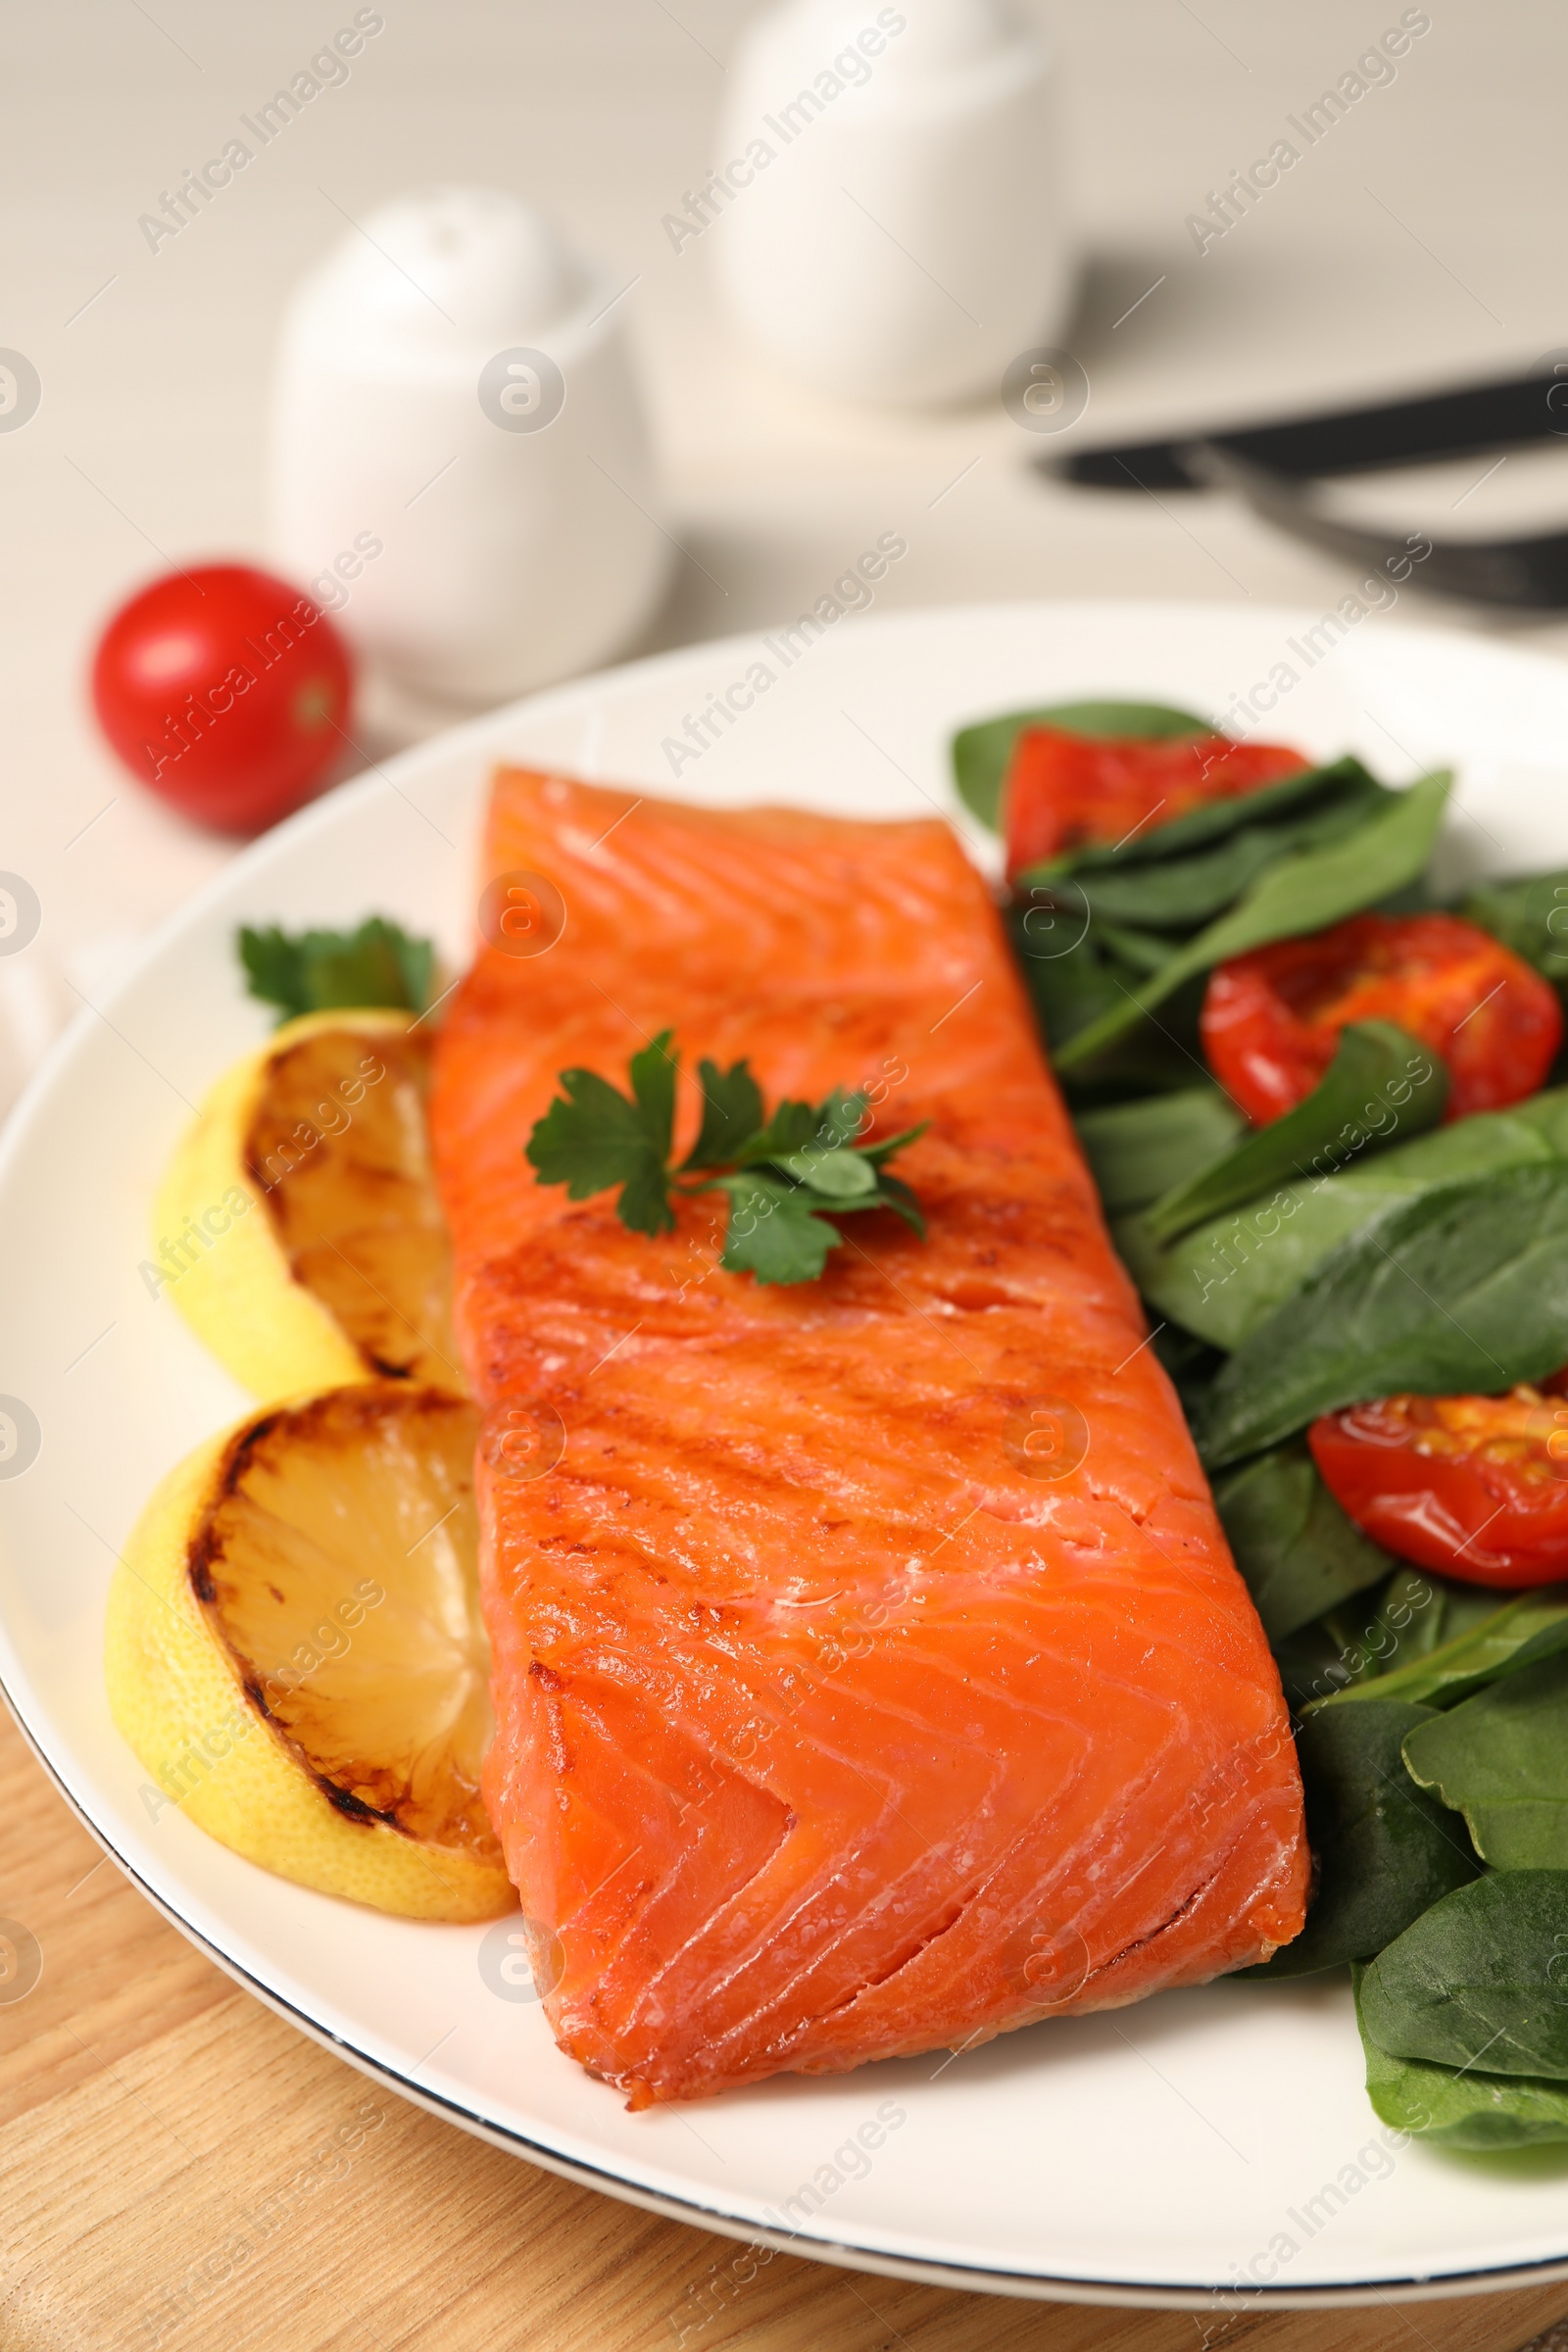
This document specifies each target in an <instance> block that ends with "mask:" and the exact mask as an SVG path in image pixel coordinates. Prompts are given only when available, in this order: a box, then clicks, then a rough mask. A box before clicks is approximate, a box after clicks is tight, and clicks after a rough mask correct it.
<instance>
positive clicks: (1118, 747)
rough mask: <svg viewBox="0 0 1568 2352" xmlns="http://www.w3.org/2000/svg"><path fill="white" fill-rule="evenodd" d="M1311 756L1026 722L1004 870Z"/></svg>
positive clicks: (1257, 780)
mask: <svg viewBox="0 0 1568 2352" xmlns="http://www.w3.org/2000/svg"><path fill="white" fill-rule="evenodd" d="M1310 764H1311V762H1310V761H1309V760H1303V759H1302V757H1301V755H1300V753H1299V752H1291V751H1287V750H1286V748H1285V746H1284V745H1283V744H1279V743H1233V742H1232V741H1231V739H1230V738H1229V736H1226V735H1196V736H1195V735H1189V736H1185V737H1181V738H1179V739H1178V740H1176V741H1174V742H1172V741H1169V740H1159V741H1148V740H1146V739H1145V738H1144V737H1142V736H1124V735H1114V736H1111V735H1105V736H1091V735H1071V734H1069V733H1068V732H1067V731H1066V729H1065V728H1062V727H1026V728H1025V729H1024V731H1023V733H1022V734H1021V735H1020V736H1019V738H1018V740H1017V742H1016V744H1015V745H1014V746H1013V753H1012V760H1011V762H1010V764H1009V766H1008V769H1007V774H1006V780H1005V784H1004V786H1003V804H1002V805H1003V810H1004V817H1005V831H1006V837H1007V872H1008V873H1009V875H1010V874H1016V873H1017V872H1019V871H1020V869H1021V868H1022V867H1024V866H1026V865H1035V864H1038V863H1039V861H1040V859H1041V858H1057V857H1059V856H1060V855H1061V853H1062V852H1063V851H1064V850H1076V849H1081V848H1082V847H1083V845H1084V844H1085V843H1086V842H1091V841H1120V840H1121V839H1122V838H1123V837H1124V836H1125V835H1126V834H1128V833H1133V832H1136V831H1137V830H1138V828H1139V827H1140V826H1141V825H1145V824H1148V823H1149V822H1150V821H1151V820H1152V819H1153V818H1157V819H1158V821H1159V822H1160V823H1161V824H1162V825H1163V824H1168V823H1169V821H1170V819H1171V818H1172V817H1173V816H1185V815H1186V813H1187V811H1188V809H1200V808H1201V807H1202V806H1203V804H1204V803H1205V802H1207V801H1223V800H1230V799H1233V798H1234V797H1235V796H1236V795H1237V794H1238V793H1243V792H1256V791H1257V789H1258V787H1259V786H1260V785H1263V784H1273V783H1276V782H1277V781H1278V780H1279V778H1280V777H1281V776H1294V775H1297V774H1299V772H1300V770H1301V769H1302V768H1304V767H1308V766H1310Z"/></svg>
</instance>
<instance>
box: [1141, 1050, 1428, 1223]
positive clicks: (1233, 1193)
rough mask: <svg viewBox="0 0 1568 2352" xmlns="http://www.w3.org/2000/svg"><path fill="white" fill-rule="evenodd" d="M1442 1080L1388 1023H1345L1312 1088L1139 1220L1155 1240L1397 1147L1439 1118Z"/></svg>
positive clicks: (1423, 1052)
mask: <svg viewBox="0 0 1568 2352" xmlns="http://www.w3.org/2000/svg"><path fill="white" fill-rule="evenodd" d="M1447 1100H1448V1073H1447V1071H1446V1068H1445V1067H1444V1065H1443V1063H1442V1062H1441V1061H1440V1060H1439V1058H1438V1056H1437V1055H1436V1054H1429V1053H1428V1052H1427V1049H1426V1048H1425V1046H1423V1045H1422V1044H1421V1042H1420V1040H1419V1039H1418V1038H1414V1037H1411V1036H1410V1035H1409V1033H1408V1031H1406V1030H1403V1029H1397V1028H1396V1027H1395V1026H1394V1024H1393V1023H1392V1022H1391V1021H1352V1022H1351V1023H1350V1024H1349V1026H1348V1028H1346V1029H1344V1030H1342V1031H1341V1033H1340V1042H1339V1046H1338V1048H1337V1049H1336V1052H1335V1055H1334V1059H1333V1061H1332V1062H1331V1063H1330V1065H1329V1068H1328V1071H1327V1073H1326V1074H1325V1076H1324V1077H1323V1079H1322V1081H1321V1082H1320V1083H1319V1084H1318V1085H1317V1086H1315V1087H1314V1088H1313V1089H1312V1092H1311V1093H1310V1094H1309V1095H1308V1096H1307V1097H1306V1099H1305V1100H1304V1102H1300V1103H1297V1105H1296V1107H1295V1108H1294V1110H1288V1111H1287V1112H1286V1113H1285V1115H1284V1117H1283V1118H1279V1119H1273V1120H1271V1121H1270V1123H1269V1124H1268V1125H1267V1126H1266V1127H1259V1128H1256V1129H1254V1130H1253V1131H1252V1133H1250V1135H1247V1136H1244V1137H1243V1138H1242V1139H1241V1140H1240V1141H1239V1142H1238V1143H1237V1144H1236V1145H1235V1146H1234V1148H1233V1149H1232V1150H1231V1151H1230V1152H1227V1153H1226V1154H1225V1156H1224V1158H1223V1159H1219V1160H1216V1161H1215V1162H1214V1163H1213V1165H1212V1166H1211V1167H1208V1168H1205V1169H1203V1170H1201V1172H1200V1173H1199V1174H1198V1175H1196V1176H1192V1177H1189V1178H1188V1180H1187V1181H1186V1183H1185V1184H1178V1185H1175V1186H1173V1187H1172V1189H1171V1190H1170V1191H1169V1192H1168V1193H1166V1194H1164V1195H1163V1196H1162V1198H1161V1199H1160V1200H1158V1201H1155V1202H1154V1204H1153V1206H1152V1208H1151V1209H1150V1210H1149V1211H1148V1212H1147V1214H1146V1216H1145V1219H1144V1223H1145V1226H1146V1228H1147V1230H1148V1231H1149V1232H1150V1233H1151V1234H1152V1236H1153V1238H1154V1240H1155V1241H1156V1242H1169V1241H1174V1239H1175V1238H1176V1236H1177V1235H1178V1234H1179V1233H1186V1232H1187V1231H1188V1230H1189V1229H1190V1228H1191V1227H1192V1226H1194V1225H1201V1224H1205V1223H1207V1221H1208V1220H1209V1219H1210V1218H1211V1217H1217V1216H1220V1215H1222V1214H1223V1212H1224V1211H1225V1210H1226V1209H1228V1208H1238V1207H1240V1206H1241V1205H1242V1203H1243V1202H1244V1201H1255V1200H1256V1199H1257V1198H1258V1196H1259V1194H1260V1193H1265V1192H1267V1191H1268V1190H1269V1188H1270V1187H1271V1186H1275V1185H1280V1184H1288V1183H1289V1182H1290V1181H1291V1179H1292V1178H1293V1177H1299V1176H1304V1175H1306V1174H1307V1172H1308V1170H1309V1169H1310V1168H1311V1167H1312V1166H1313V1165H1314V1164H1315V1165H1317V1166H1320V1167H1321V1166H1322V1165H1323V1163H1324V1162H1325V1161H1327V1163H1328V1165H1329V1166H1330V1167H1332V1166H1334V1165H1335V1164H1336V1161H1339V1162H1342V1163H1343V1161H1345V1160H1347V1159H1349V1158H1351V1157H1352V1156H1353V1155H1354V1154H1355V1153H1357V1152H1376V1151H1381V1150H1384V1149H1386V1148H1387V1147H1388V1146H1389V1145H1390V1144H1393V1143H1403V1142H1407V1141H1408V1140H1409V1139H1410V1137H1412V1136H1415V1135H1420V1134H1421V1133H1423V1131H1424V1130H1425V1129H1427V1128H1429V1127H1435V1126H1436V1125H1437V1124H1438V1121H1439V1120H1440V1119H1441V1118H1442V1116H1443V1112H1444V1107H1445V1105H1446V1103H1447Z"/></svg>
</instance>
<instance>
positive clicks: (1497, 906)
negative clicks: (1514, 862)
mask: <svg viewBox="0 0 1568 2352" xmlns="http://www.w3.org/2000/svg"><path fill="white" fill-rule="evenodd" d="M1459 912H1460V913H1461V914H1462V915H1463V916H1464V918H1465V920H1466V922H1469V923H1478V924H1479V925H1480V927H1481V929H1482V930H1483V931H1490V932H1491V933H1492V935H1493V937H1494V939H1500V940H1501V942H1502V944H1503V946H1504V947H1505V948H1512V950H1513V952H1514V954H1515V955H1516V956H1523V957H1524V959H1525V961H1526V963H1531V964H1534V965H1535V968H1536V970H1537V971H1538V972H1540V973H1542V974H1543V975H1544V978H1546V979H1547V980H1549V981H1550V982H1551V983H1552V985H1553V987H1555V988H1558V989H1562V990H1565V991H1568V873H1562V872H1558V873H1551V874H1524V875H1521V876H1520V878H1519V879H1518V880H1517V881H1513V882H1481V883H1478V884H1477V885H1476V887H1475V889H1474V890H1473V891H1472V892H1471V893H1470V896H1469V897H1468V898H1467V899H1466V900H1465V902H1464V904H1463V905H1462V906H1461V907H1460V908H1459Z"/></svg>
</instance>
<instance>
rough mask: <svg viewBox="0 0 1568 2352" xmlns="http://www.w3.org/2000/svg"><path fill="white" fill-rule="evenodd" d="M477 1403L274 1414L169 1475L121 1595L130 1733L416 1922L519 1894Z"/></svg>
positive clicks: (248, 1823)
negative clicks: (514, 1882) (500, 1722)
mask: <svg viewBox="0 0 1568 2352" xmlns="http://www.w3.org/2000/svg"><path fill="white" fill-rule="evenodd" d="M476 1426H477V1423H476V1415H475V1412H474V1408H473V1407H472V1405H471V1404H469V1403H468V1402H467V1401H466V1399H465V1398H463V1397H453V1396H449V1395H447V1394H445V1393H444V1392H442V1391H440V1390H437V1389H430V1388H423V1387H418V1386H416V1385H414V1384H412V1383H408V1382H390V1381H388V1382H375V1383H370V1382H367V1383H363V1384H360V1385H356V1386H354V1387H349V1388H340V1389H333V1390H329V1391H328V1392H326V1393H325V1394H324V1395H321V1396H318V1397H305V1398H302V1399H298V1400H296V1401H295V1402H293V1403H290V1404H285V1405H280V1406H276V1407H273V1408H272V1409H270V1410H269V1411H267V1412H263V1413H258V1414H254V1415H253V1416H252V1417H251V1418H250V1419H248V1420H245V1421H242V1422H240V1423H239V1424H238V1426H237V1427H236V1428H233V1429H230V1430H228V1431H226V1432H225V1433H224V1435H222V1436H221V1437H219V1438H215V1439H213V1440H211V1441H210V1442H209V1443H208V1444H207V1445H205V1446H200V1447H198V1449H197V1451H196V1452H195V1453H193V1454H191V1455H190V1456H189V1457H188V1458H187V1459H186V1460H185V1461H183V1462H182V1463H180V1465H179V1467H178V1468H177V1469H176V1470H174V1471H173V1472H172V1474H171V1475H170V1476H169V1477H168V1478H167V1479H166V1480H165V1481H164V1483H163V1485H162V1486H161V1487H160V1488H159V1489H158V1492H157V1493H156V1494H155V1495H154V1496H153V1498H152V1500H151V1501H150V1502H149V1504H148V1506H147V1509H146V1511H145V1513H144V1514H143V1516H142V1519H141V1522H140V1524H139V1525H138V1527H137V1528H136V1530H135V1533H134V1534H133V1535H132V1537H131V1539H130V1542H129V1544H127V1545H126V1548H125V1552H124V1556H123V1561H122V1564H121V1566H120V1567H119V1568H118V1569H117V1571H116V1573H115V1580H114V1583H113V1585H112V1587H111V1589H110V1596H109V1616H108V1628H107V1635H106V1651H105V1665H106V1673H107V1678H108V1685H109V1699H110V1707H111V1711H112V1713H113V1715H114V1719H115V1722H116V1723H117V1724H118V1726H119V1728H120V1730H121V1732H122V1733H123V1735H124V1737H125V1739H126V1740H128V1741H129V1743H130V1745H131V1747H132V1748H133V1749H134V1750H135V1752H136V1754H137V1756H138V1757H139V1758H140V1759H141V1762H142V1763H143V1765H144V1766H145V1767H146V1769H147V1771H148V1773H149V1774H150V1775H151V1776H152V1781H153V1782H154V1783H155V1784H156V1787H155V1788H149V1789H145V1790H144V1791H143V1795H144V1801H145V1802H146V1803H147V1804H148V1809H149V1811H150V1812H152V1813H153V1814H154V1816H155V1817H161V1815H162V1810H163V1806H164V1804H166V1803H168V1804H177V1805H179V1806H180V1807H181V1808H182V1809H183V1810H184V1811H185V1812H186V1813H187V1814H189V1816H190V1818H191V1819H192V1820H193V1821H195V1822H198V1823H199V1824H200V1825H201V1827H202V1828H203V1829H204V1830H207V1831H209V1832H211V1834H212V1836H213V1837H215V1838H220V1839H221V1841H222V1843H223V1844H224V1845H228V1846H232V1847H233V1849H234V1851H235V1852H236V1853H240V1854H244V1855H246V1856H247V1857H248V1859H249V1860H251V1861H253V1862H259V1863H261V1864H262V1866H263V1867H264V1868H265V1869H267V1870H271V1871H275V1872H277V1874H278V1875H279V1876H280V1877H281V1878H285V1879H294V1880H297V1881H298V1882H299V1884H300V1885H301V1886H305V1887H319V1888H320V1889H321V1890H322V1891H323V1892H324V1893H327V1894H339V1895H347V1896H349V1897H350V1898H352V1899H353V1900H354V1901H357V1902H362V1903H371V1904H374V1905H375V1906H376V1908H377V1909H379V1910H382V1911H394V1912H399V1913H401V1914H403V1915H404V1916H405V1917H408V1918H414V1919H447V1920H472V1919H488V1918H492V1917H493V1916H495V1915H496V1914H497V1913H498V1912H501V1911H505V1910H507V1909H509V1908H510V1907H511V1905H512V1903H513V1901H514V1899H515V1898H514V1896H513V1892H512V1888H511V1886H510V1885H509V1883H508V1879H507V1874H506V1870H505V1868H504V1866H503V1863H502V1859H501V1849H500V1845H499V1843H498V1841H497V1839H496V1837H495V1834H494V1832H493V1831H492V1829H491V1827H490V1822H489V1818H488V1816H487V1815H486V1813H485V1809H484V1804H483V1800H482V1799H481V1797H480V1794H479V1767H480V1763H481V1760H482V1757H483V1754H484V1749H485V1745H486V1742H487V1741H488V1739H489V1736H490V1725H491V1718H490V1705H489V1693H488V1676H489V1649H488V1644H487V1642H486V1640H485V1634H484V1627H483V1623H482V1620H481V1618H480V1614H479V1600H478V1571H477V1562H476V1554H477V1524H476V1520H475V1516H474V1504H473V1448H474V1440H475V1434H476Z"/></svg>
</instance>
